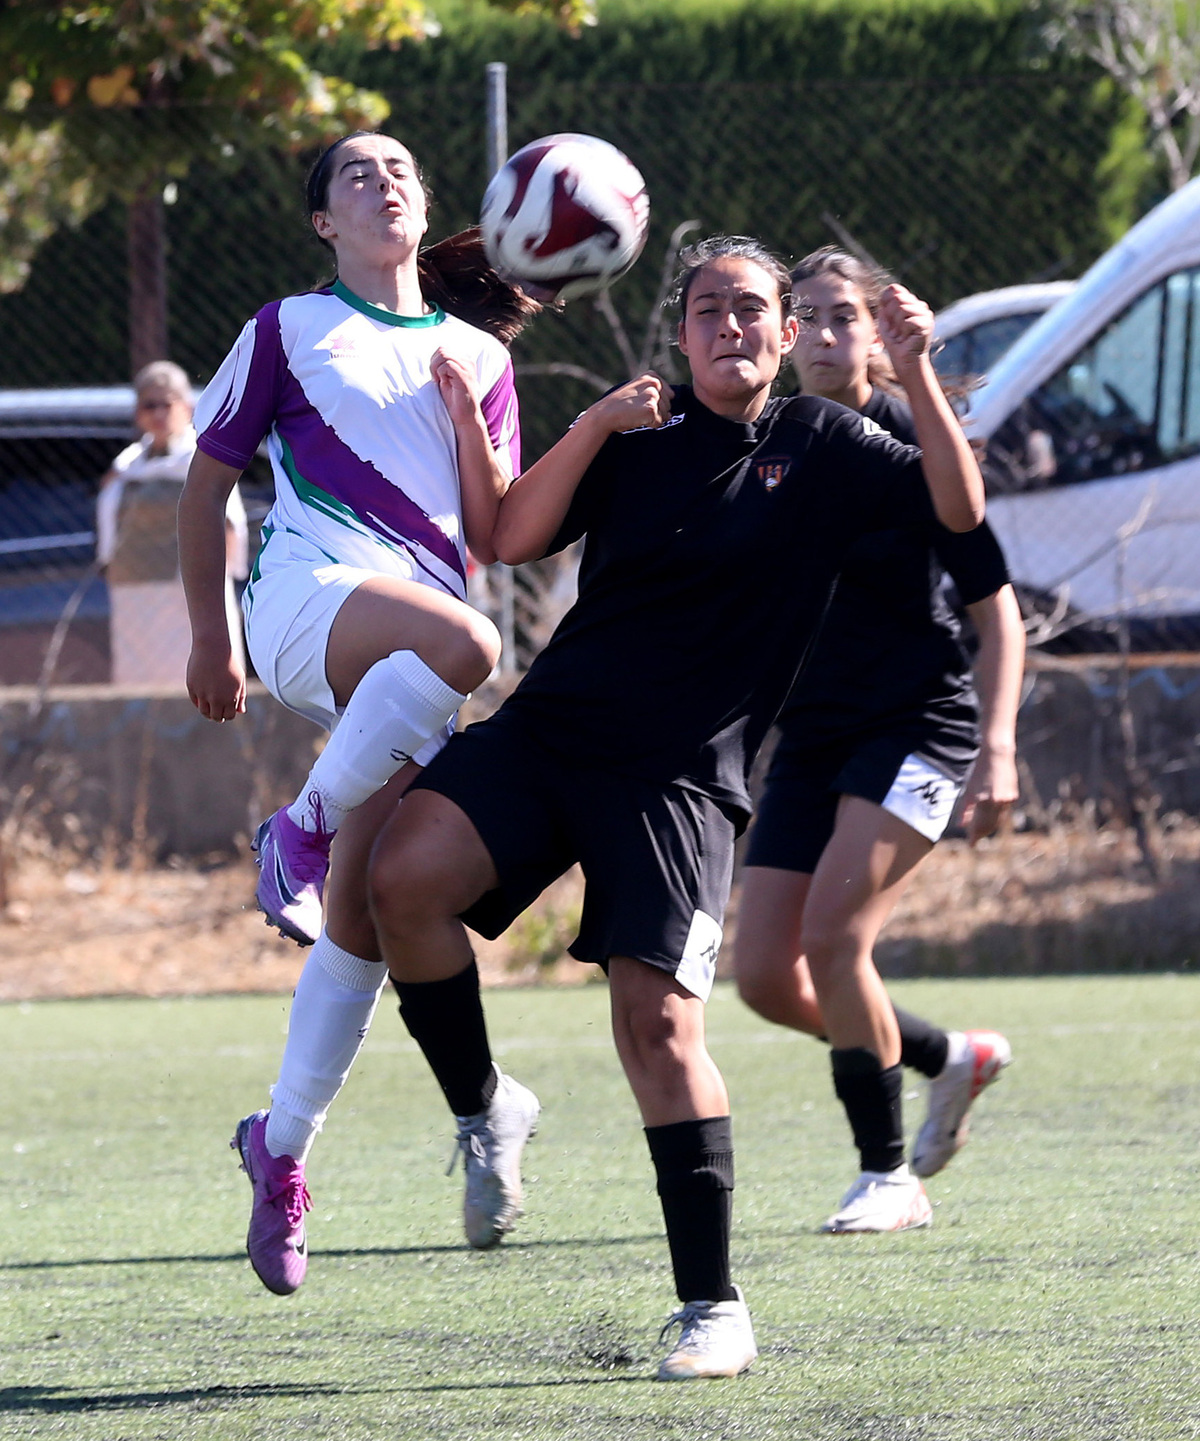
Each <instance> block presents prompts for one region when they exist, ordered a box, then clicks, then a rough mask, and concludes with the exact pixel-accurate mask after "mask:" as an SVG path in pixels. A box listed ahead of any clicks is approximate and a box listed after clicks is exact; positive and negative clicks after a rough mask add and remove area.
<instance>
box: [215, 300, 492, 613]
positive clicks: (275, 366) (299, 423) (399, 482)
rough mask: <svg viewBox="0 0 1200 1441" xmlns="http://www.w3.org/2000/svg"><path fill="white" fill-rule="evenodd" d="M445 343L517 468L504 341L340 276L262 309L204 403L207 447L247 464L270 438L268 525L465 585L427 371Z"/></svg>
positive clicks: (446, 431) (455, 490) (447, 586)
mask: <svg viewBox="0 0 1200 1441" xmlns="http://www.w3.org/2000/svg"><path fill="white" fill-rule="evenodd" d="M439 348H443V349H445V350H447V351H448V352H451V353H452V354H454V355H456V356H461V357H463V358H465V359H469V360H471V361H472V362H473V363H474V366H475V371H476V374H477V375H478V378H479V389H480V394H481V396H482V408H483V414H484V419H485V421H486V423H487V429H488V434H489V435H490V436H491V440H492V445H493V447H494V449H495V452H496V457H497V459H498V460H499V462H500V465H501V466H502V467H503V468H504V469H505V470H507V471H508V473H509V474H510V475H516V474H517V473H518V470H519V468H520V430H519V425H518V419H517V396H516V390H515V388H514V385H513V370H512V362H511V360H510V359H509V356H508V351H507V350H506V349H505V348H504V346H503V345H502V344H501V343H500V342H499V341H498V340H496V339H494V338H493V337H492V336H490V335H487V334H485V333H484V331H482V330H478V329H476V327H475V326H473V325H468V324H467V323H466V322H465V321H462V320H458V319H456V318H455V317H454V316H452V315H447V314H446V313H445V312H444V311H443V310H441V309H437V310H435V311H434V312H433V314H432V315H423V316H415V317H410V316H403V315H397V314H395V313H394V312H393V311H390V310H385V309H383V308H382V307H381V306H378V305H372V304H370V303H368V302H367V301H365V300H360V299H359V297H358V296H357V295H355V294H353V293H352V292H351V291H349V290H347V289H346V287H345V286H344V285H342V283H341V282H340V281H335V282H334V284H333V285H332V286H331V287H330V288H329V289H328V290H321V291H316V292H314V293H312V294H309V295H292V296H288V297H287V299H285V300H276V301H273V302H272V303H271V304H270V305H265V306H263V308H262V309H261V310H260V311H259V312H258V314H257V315H256V316H254V318H253V319H252V320H250V321H248V322H247V324H246V326H245V329H243V331H242V333H241V335H240V336H238V339H237V343H236V344H235V345H234V347H233V349H232V350H231V351H230V353H229V355H228V356H227V357H226V359H225V361H224V363H223V364H222V365H221V368H220V370H218V371H217V373H216V375H215V376H214V377H213V379H212V381H211V383H210V384H209V385H208V386H206V387H205V390H204V394H203V396H202V398H201V401H200V404H199V405H198V406H197V408H196V429H197V431H198V432H199V441H198V445H199V448H200V449H201V450H202V451H204V453H205V454H206V455H209V456H211V457H212V458H213V459H214V460H219V461H221V462H223V463H224V464H225V465H231V466H234V467H236V468H237V469H239V470H243V469H245V467H246V466H247V465H248V464H249V463H250V460H251V457H252V456H253V455H254V453H255V451H256V450H257V448H258V446H259V444H260V442H261V441H262V439H263V437H264V436H267V437H268V439H267V452H268V454H269V456H270V459H271V469H272V470H273V472H274V475H275V504H274V506H273V507H272V508H271V512H270V514H269V515H268V516H267V518H266V521H265V522H264V532H265V533H266V534H269V533H270V532H271V531H277V530H287V531H291V532H293V533H294V534H298V535H301V536H303V537H304V538H305V539H307V540H309V541H311V542H312V544H314V545H316V546H317V547H319V548H320V550H321V551H322V552H324V553H325V554H326V555H328V556H329V558H330V560H331V561H334V562H336V563H340V564H343V565H349V566H356V567H361V568H363V569H365V570H373V571H379V572H381V573H383V574H385V575H397V576H401V577H405V578H407V577H410V576H411V577H412V578H414V579H418V580H421V581H424V582H425V583H427V584H433V585H436V586H438V587H439V588H441V589H443V590H446V591H449V592H450V593H451V594H452V595H457V596H459V597H460V598H462V597H465V594H466V546H465V542H464V540H463V534H462V519H461V516H462V503H461V499H460V495H459V483H458V461H457V452H456V445H455V435H454V426H453V425H452V424H451V421H450V416H449V414H448V413H447V410H446V407H445V405H444V404H443V402H442V397H441V394H440V392H439V390H438V387H437V385H436V383H435V382H434V380H433V378H432V376H431V373H430V363H431V361H432V359H433V354H434V352H435V351H436V350H438V349H439Z"/></svg>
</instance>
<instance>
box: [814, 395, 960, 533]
mask: <svg viewBox="0 0 1200 1441" xmlns="http://www.w3.org/2000/svg"><path fill="white" fill-rule="evenodd" d="M826 441H827V446H828V460H829V463H830V464H831V466H832V469H833V476H832V483H833V484H834V485H835V486H837V488H838V491H839V493H840V494H841V495H842V496H843V497H844V498H845V501H846V510H845V514H846V519H847V524H848V526H849V528H850V531H851V533H852V534H854V535H861V534H862V533H863V532H865V531H871V530H895V529H899V528H900V527H902V526H909V525H936V524H937V520H936V517H935V515H934V510H933V501H932V500H931V499H930V496H929V487H928V486H927V485H926V483H925V472H924V470H923V469H922V468H921V452H920V451H919V450H918V449H917V447H916V446H915V445H902V444H901V443H900V441H898V440H896V439H895V437H894V436H891V435H889V434H888V433H887V431H885V430H883V429H882V428H881V427H880V426H878V425H877V424H876V423H875V422H874V421H873V420H870V419H867V418H865V417H863V416H861V415H858V414H857V413H856V412H855V411H853V410H847V409H845V408H842V409H841V413H840V414H839V415H837V416H836V417H835V418H834V419H833V421H832V424H831V425H830V427H829V431H828V434H827V437H826Z"/></svg>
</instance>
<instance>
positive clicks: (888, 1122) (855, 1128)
mask: <svg viewBox="0 0 1200 1441" xmlns="http://www.w3.org/2000/svg"><path fill="white" fill-rule="evenodd" d="M829 1059H830V1062H831V1064H832V1067H833V1089H834V1091H835V1092H836V1093H837V1098H838V1100H839V1101H841V1103H842V1105H843V1106H844V1107H845V1109H846V1118H847V1119H848V1120H849V1122H850V1130H851V1132H852V1133H853V1135H854V1144H855V1145H856V1146H857V1147H858V1154H859V1157H860V1159H861V1162H862V1169H863V1170H864V1171H895V1170H897V1169H898V1168H899V1167H900V1166H902V1165H903V1164H904V1125H903V1118H902V1113H901V1106H900V1088H901V1083H902V1080H903V1076H904V1073H903V1070H902V1069H901V1067H900V1066H899V1065H895V1066H889V1067H888V1068H887V1069H886V1070H884V1068H883V1067H882V1066H881V1065H880V1064H879V1058H878V1057H877V1056H876V1055H874V1053H873V1052H871V1051H868V1050H867V1049H866V1048H865V1047H862V1046H855V1047H853V1048H851V1049H849V1050H844V1051H837V1050H834V1051H830V1053H829Z"/></svg>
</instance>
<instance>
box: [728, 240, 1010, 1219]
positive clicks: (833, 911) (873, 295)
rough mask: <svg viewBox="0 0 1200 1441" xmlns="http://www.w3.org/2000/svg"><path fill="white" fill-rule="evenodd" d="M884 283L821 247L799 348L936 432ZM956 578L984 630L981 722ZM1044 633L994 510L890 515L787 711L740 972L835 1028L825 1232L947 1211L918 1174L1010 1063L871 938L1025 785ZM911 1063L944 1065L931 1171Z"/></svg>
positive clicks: (861, 404) (875, 417) (801, 310)
mask: <svg viewBox="0 0 1200 1441" xmlns="http://www.w3.org/2000/svg"><path fill="white" fill-rule="evenodd" d="M884 284H885V281H884V278H883V277H882V276H881V275H880V274H878V273H877V272H875V271H873V270H872V269H871V267H869V266H867V265H865V264H864V263H863V262H862V261H861V260H859V259H857V258H856V257H854V256H851V255H847V254H846V253H844V252H842V251H838V250H835V249H834V248H833V247H826V248H825V249H823V250H819V251H816V252H815V253H814V254H812V255H810V256H807V257H806V258H805V259H804V260H802V261H801V262H800V263H799V264H798V265H797V266H796V267H795V269H794V270H793V271H792V287H793V300H794V305H795V310H796V314H797V318H798V323H799V337H798V339H797V342H796V346H795V349H794V350H793V352H792V359H793V363H794V364H795V367H796V369H797V371H798V372H799V375H800V381H801V386H802V388H803V390H804V393H805V394H807V395H823V396H826V397H828V398H829V399H832V400H837V401H840V402H841V403H843V404H845V405H848V406H850V407H851V408H852V409H854V410H856V411H858V412H860V413H861V414H862V415H864V416H866V417H867V418H868V419H869V420H871V421H873V422H874V423H875V424H877V425H879V426H881V427H882V428H883V429H884V430H886V431H888V432H889V433H890V434H892V435H894V436H896V438H897V439H899V440H902V441H905V442H907V443H911V444H916V443H917V435H916V432H915V429H914V426H913V420H912V415H911V414H910V412H909V408H908V406H907V405H906V404H905V403H904V401H903V400H901V399H899V398H898V397H897V396H896V395H895V394H894V393H889V392H888V390H886V389H884V388H883V387H882V386H881V385H880V384H878V383H877V380H878V379H879V378H880V375H881V372H882V373H886V369H887V363H886V357H885V356H884V355H883V346H882V344H881V343H880V339H879V336H878V333H877V331H876V322H875V312H876V309H877V307H878V303H879V297H880V294H881V293H882V291H883V288H884ZM943 574H948V575H949V576H950V578H951V579H952V580H953V582H954V585H955V588H956V589H957V591H958V595H959V599H960V601H961V602H962V604H963V605H965V606H966V608H967V610H968V612H969V613H970V615H971V618H972V621H973V623H974V625H975V628H976V630H977V632H978V634H979V637H980V648H979V657H978V661H977V664H976V673H977V675H978V678H979V688H980V693H981V700H982V710H983V715H982V725H981V723H980V716H979V707H978V706H977V704H976V698H975V693H974V691H973V689H972V686H971V680H970V665H969V662H968V659H967V656H966V653H965V651H964V650H963V647H962V644H961V642H960V639H959V627H958V623H957V622H956V620H955V619H954V617H953V614H952V613H951V611H950V609H949V607H948V606H947V604H946V600H945V597H944V595H943V592H942V580H943ZM1024 640H1025V635H1024V628H1023V626H1022V624H1021V614H1020V609H1019V607H1018V605H1017V600H1016V597H1015V595H1014V594H1013V590H1012V587H1011V586H1010V585H1009V584H1008V573H1007V570H1006V569H1005V565H1004V557H1003V555H1002V554H1001V552H1000V548H999V546H998V545H997V543H996V540H995V538H994V536H993V535H992V533H991V530H990V529H989V527H988V526H987V525H986V524H984V525H981V526H979V527H978V528H977V529H975V530H972V531H970V532H968V533H967V534H965V535H955V534H954V533H953V532H951V531H948V530H947V529H946V528H945V527H943V526H940V525H937V524H936V523H919V524H910V525H907V526H905V527H903V528H900V529H896V530H888V531H877V532H874V533H873V534H871V535H867V536H863V537H862V538H861V539H860V540H858V541H857V542H856V543H855V545H854V546H853V547H852V548H851V550H850V551H849V553H848V554H847V556H846V559H845V565H844V567H843V570H842V575H841V578H840V580H839V581H838V587H837V591H836V592H835V595H834V598H833V603H832V605H831V606H830V609H829V613H828V614H827V616H826V618H825V624H824V626H823V627H822V630H821V634H820V637H819V639H818V641H817V644H816V646H815V648H814V651H813V655H812V657H811V659H810V661H809V663H808V665H807V666H806V667H805V670H804V673H803V675H802V676H801V677H800V680H799V682H798V683H797V686H796V689H795V691H794V692H793V693H792V696H791V697H790V699H789V701H788V704H787V706H786V708H785V709H784V712H783V715H782V716H781V717H780V721H779V727H780V738H779V744H778V746H777V748H776V751H775V754H774V757H773V759H772V764H771V769H770V772H769V774H768V778H767V784H766V790H765V793H764V795H763V798H762V802H761V804H760V806H759V810H758V814H757V817H756V819H755V824H754V830H753V832H752V833H751V837H750V846H749V850H748V853H747V857H746V870H745V872H744V876H743V888H742V901H741V909H740V913H739V914H740V924H739V927H738V941H737V955H736V962H735V967H734V969H735V974H736V976H737V983H738V989H739V991H740V993H741V995H742V998H743V999H744V1000H745V1001H746V1002H747V1003H748V1004H749V1005H750V1006H751V1007H752V1008H753V1009H754V1010H756V1011H757V1012H758V1013H759V1014H760V1015H762V1016H765V1017H766V1018H767V1019H768V1020H771V1021H775V1022H777V1023H779V1024H780V1025H785V1026H791V1027H792V1028H794V1029H796V1030H800V1031H807V1032H809V1033H810V1034H812V1035H818V1036H823V1037H824V1038H826V1039H827V1040H828V1041H829V1042H830V1044H831V1047H832V1054H831V1059H832V1066H833V1077H834V1086H835V1089H836V1091H837V1094H838V1096H839V1097H840V1098H841V1100H842V1103H843V1104H844V1106H845V1108H846V1113H847V1116H848V1118H849V1120H850V1126H851V1130H852V1131H853V1134H854V1138H855V1141H856V1143H857V1145H858V1149H859V1156H860V1162H861V1174H860V1175H859V1177H858V1179H857V1181H856V1182H855V1183H854V1185H853V1186H852V1187H851V1189H850V1190H849V1192H847V1194H846V1196H845V1197H844V1199H843V1201H842V1203H841V1205H840V1206H839V1208H838V1210H837V1212H836V1213H835V1214H834V1215H833V1216H831V1217H830V1218H829V1220H828V1221H827V1222H826V1223H825V1226H824V1228H823V1229H824V1230H826V1231H833V1232H845V1231H898V1230H905V1229H907V1228H909V1227H912V1226H924V1225H928V1224H929V1221H930V1218H931V1210H930V1205H929V1201H928V1198H927V1197H926V1195H925V1190H924V1187H923V1186H922V1184H921V1179H920V1178H921V1177H923V1176H932V1175H933V1174H934V1173H935V1172H937V1171H940V1170H941V1168H942V1167H943V1166H944V1165H945V1164H946V1163H947V1162H948V1161H949V1160H950V1159H951V1157H952V1156H953V1155H954V1153H955V1152H956V1151H957V1150H958V1148H959V1147H960V1146H961V1145H962V1144H963V1142H964V1141H965V1139H966V1130H967V1125H966V1117H967V1112H968V1110H969V1108H970V1106H971V1103H972V1101H973V1100H974V1099H975V1097H976V1096H977V1095H978V1094H979V1092H980V1091H981V1090H982V1089H983V1088H984V1086H986V1085H988V1084H989V1083H990V1082H991V1081H993V1080H994V1079H995V1078H996V1077H997V1076H998V1075H999V1074H1000V1071H1001V1069H1002V1068H1003V1067H1004V1066H1005V1065H1007V1064H1008V1061H1009V1059H1010V1054H1011V1053H1010V1051H1009V1047H1008V1042H1007V1041H1006V1040H1005V1039H1004V1037H1003V1036H1000V1035H998V1034H997V1033H996V1032H994V1031H967V1032H960V1031H952V1032H949V1033H947V1032H945V1031H942V1030H939V1029H937V1028H936V1027H933V1026H930V1025H929V1024H928V1023H927V1022H925V1021H923V1020H921V1019H920V1018H919V1017H916V1016H913V1015H910V1014H908V1013H907V1012H904V1011H901V1010H899V1009H896V1010H893V1007H892V1005H891V1003H890V1002H889V1000H888V998H887V994H886V992H885V991H884V989H883V984H882V982H881V981H880V979H879V975H878V972H877V971H876V969H875V964H874V961H873V959H872V947H873V946H874V943H875V939H876V937H877V936H878V934H879V931H880V928H881V927H882V926H883V923H884V921H885V920H886V919H887V917H888V915H889V913H890V912H891V910H892V908H893V906H894V905H895V903H896V901H897V900H898V898H899V896H900V894H901V892H902V891H903V890H904V887H905V886H906V885H907V883H908V881H909V879H910V878H911V876H912V874H913V871H914V870H915V868H916V867H917V866H918V865H919V864H920V862H921V861H922V860H923V859H924V858H925V856H926V855H927V854H928V853H929V851H930V850H931V849H932V847H933V844H934V842H936V841H937V840H938V839H939V838H940V837H941V835H942V832H943V831H944V829H945V827H946V825H947V823H948V822H949V820H950V815H951V812H952V811H953V809H954V806H955V803H956V801H957V800H958V797H959V795H960V793H963V794H964V795H965V804H964V808H963V822H964V825H965V826H966V828H967V832H968V835H969V836H970V838H971V839H972V840H975V839H978V838H979V837H980V836H983V835H988V834H990V833H991V831H992V830H994V829H995V826H996V823H997V820H998V818H999V813H1000V812H1001V811H1002V810H1003V809H1004V808H1006V807H1007V806H1009V805H1011V803H1012V801H1013V800H1015V798H1016V794H1017V783H1016V764H1015V741H1014V730H1015V726H1016V714H1017V705H1018V701H1019V692H1020V684H1021V669H1022V662H1023V658H1024V650H1025V646H1024ZM968 775H969V779H968ZM964 787H965V791H964ZM901 1064H904V1065H909V1066H913V1067H915V1068H916V1069H917V1070H918V1071H921V1072H923V1073H924V1074H925V1075H926V1076H928V1077H930V1078H931V1080H930V1095H929V1114H928V1117H927V1119H926V1122H925V1124H924V1125H923V1126H922V1127H921V1130H920V1132H919V1134H918V1136H917V1139H916V1142H915V1144H914V1147H913V1158H912V1169H911V1170H910V1169H909V1167H908V1166H907V1165H906V1164H905V1163H904V1133H903V1128H902V1124H901V1104H900V1090H901Z"/></svg>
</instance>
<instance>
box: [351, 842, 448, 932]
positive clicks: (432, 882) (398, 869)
mask: <svg viewBox="0 0 1200 1441" xmlns="http://www.w3.org/2000/svg"><path fill="white" fill-rule="evenodd" d="M454 882H455V876H454V874H453V871H452V870H451V869H450V868H449V867H448V866H446V865H444V864H442V863H440V862H439V860H438V859H437V858H430V857H428V856H427V855H425V854H423V853H422V848H421V847H420V846H417V845H408V844H404V845H393V846H385V847H380V848H377V850H376V852H375V854H374V855H373V856H372V858H371V866H370V870H369V871H368V873H367V894H368V900H369V904H370V908H371V915H372V917H373V918H374V921H375V924H376V926H377V927H378V928H379V929H380V930H381V931H382V932H383V933H385V934H387V935H391V936H403V935H406V934H409V933H413V932H417V931H420V930H421V929H423V928H424V927H426V926H428V925H429V924H431V923H433V922H437V921H441V920H445V919H447V918H449V917H451V916H453V915H454V914H455V913H456V905H457V903H456V901H455V899H454V897H453V896H452V894H451V892H452V890H453V888H454Z"/></svg>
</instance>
